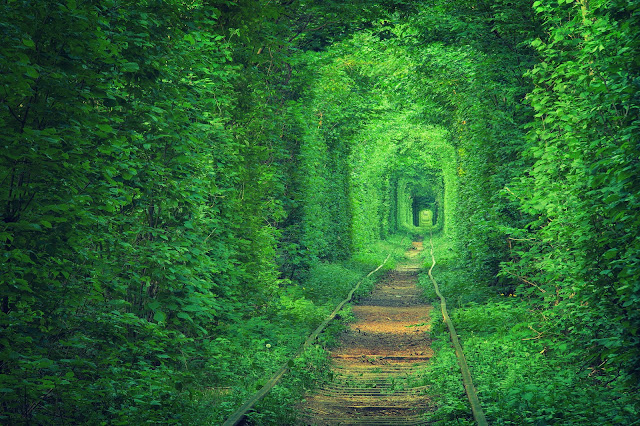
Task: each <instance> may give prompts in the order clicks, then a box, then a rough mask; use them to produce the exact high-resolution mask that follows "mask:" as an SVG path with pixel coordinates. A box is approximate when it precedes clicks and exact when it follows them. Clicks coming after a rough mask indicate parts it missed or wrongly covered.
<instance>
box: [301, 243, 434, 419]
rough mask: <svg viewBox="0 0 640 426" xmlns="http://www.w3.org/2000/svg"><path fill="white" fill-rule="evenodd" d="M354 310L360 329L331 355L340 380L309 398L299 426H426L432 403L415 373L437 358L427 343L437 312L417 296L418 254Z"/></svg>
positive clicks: (416, 247)
mask: <svg viewBox="0 0 640 426" xmlns="http://www.w3.org/2000/svg"><path fill="white" fill-rule="evenodd" d="M420 251H422V243H413V245H412V248H411V249H410V250H409V251H408V252H407V254H406V255H407V259H406V261H405V262H404V263H402V264H401V265H399V266H398V267H397V268H396V270H394V271H392V272H390V273H389V275H388V276H387V277H386V279H384V280H382V282H380V283H379V284H378V285H377V286H376V288H375V289H374V291H373V292H372V293H371V294H370V295H369V296H368V297H367V298H366V299H363V300H361V301H360V302H359V303H358V304H356V305H355V306H353V309H352V310H353V314H354V316H355V317H356V321H355V322H353V323H351V324H350V327H349V329H347V330H346V332H345V333H344V334H343V336H342V337H341V342H340V345H339V346H338V347H337V348H336V349H334V350H333V351H332V353H331V358H332V363H333V370H332V371H333V376H334V379H333V380H332V381H331V382H330V383H329V384H327V385H325V386H324V387H322V388H320V389H318V390H317V391H316V392H315V393H313V394H311V395H308V396H307V398H306V402H305V404H304V406H303V407H302V409H301V411H302V413H303V414H302V416H301V420H300V424H301V425H318V426H320V425H424V424H427V422H426V420H425V419H424V414H425V413H426V412H428V411H429V409H430V407H431V402H430V400H429V397H428V396H427V389H426V387H424V386H420V382H419V379H418V377H417V371H418V370H419V369H420V368H422V367H424V366H425V364H426V363H428V362H429V359H430V358H431V356H432V354H433V352H432V350H431V348H430V341H429V338H428V335H427V333H426V332H427V331H428V327H429V326H428V325H427V324H428V322H429V314H430V312H431V310H432V307H431V306H430V305H428V304H425V303H424V301H423V299H422V297H421V296H422V291H421V290H420V289H418V287H417V286H416V284H417V279H418V278H417V274H418V271H419V270H420V260H419V256H418V255H419V253H420Z"/></svg>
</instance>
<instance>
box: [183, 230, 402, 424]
mask: <svg viewBox="0 0 640 426" xmlns="http://www.w3.org/2000/svg"><path fill="white" fill-rule="evenodd" d="M409 242H410V239H408V238H406V237H404V238H403V237H402V236H393V237H391V238H390V239H389V240H388V241H381V242H378V243H376V244H374V245H372V246H371V247H369V248H368V249H367V250H366V251H363V252H360V253H356V254H355V255H354V256H353V257H352V258H351V259H349V260H348V261H345V262H342V263H325V262H317V263H315V264H313V265H312V266H311V267H310V269H309V271H308V273H307V274H306V276H305V279H304V281H301V282H296V281H289V280H285V281H283V283H282V287H281V288H280V291H279V292H278V294H279V297H278V298H275V299H274V300H273V301H272V303H271V304H269V305H268V306H264V307H252V309H254V310H255V311H258V312H259V313H260V315H256V314H255V313H254V314H253V315H251V316H247V318H240V317H242V313H239V318H238V320H234V321H230V322H229V323H228V324H225V325H224V336H225V337H219V338H217V339H216V341H214V342H213V343H212V344H213V345H214V346H217V347H218V348H219V351H218V352H217V353H218V354H219V355H218V356H217V357H216V358H214V359H213V360H211V362H210V370H211V372H212V375H211V379H212V382H213V383H215V386H209V387H206V388H205V389H206V390H203V391H202V392H201V393H200V394H198V395H194V398H195V399H197V401H198V403H199V405H200V406H201V410H199V413H200V414H198V415H196V416H194V420H193V422H194V424H195V423H197V424H219V423H221V419H222V421H224V419H226V418H227V417H228V416H230V415H231V414H232V413H233V411H234V410H235V409H236V408H237V407H239V406H240V405H241V404H242V402H243V401H245V400H246V399H247V398H249V397H250V396H251V395H252V394H253V393H254V392H256V391H257V390H258V389H260V388H261V387H262V386H263V385H264V384H265V383H266V382H267V380H269V378H270V377H271V376H272V374H273V373H274V372H275V371H277V370H278V369H279V368H280V367H281V366H282V365H284V364H285V363H289V365H288V366H289V369H290V371H289V372H288V373H287V374H286V375H285V376H284V378H283V379H282V380H281V381H280V383H279V384H278V385H276V387H275V388H274V389H272V390H271V391H270V392H269V393H268V394H267V396H266V397H265V398H263V400H262V401H260V402H259V403H258V404H257V405H256V407H255V409H254V410H253V411H252V412H251V413H250V414H249V416H248V420H249V422H250V423H252V424H260V425H264V424H291V423H292V422H293V421H294V420H295V415H296V411H295V406H296V404H297V403H298V402H299V401H300V399H301V398H302V396H303V395H304V393H305V392H306V391H308V390H310V389H313V388H314V387H315V386H317V385H318V384H321V383H322V382H323V381H324V380H326V379H327V374H328V373H329V369H328V352H327V350H326V349H328V348H331V347H332V346H334V345H335V344H336V342H337V337H338V336H339V335H340V333H341V332H342V331H343V330H344V327H345V324H346V323H347V322H349V321H350V320H352V318H353V317H352V315H351V310H350V306H349V305H346V306H345V308H343V309H342V311H341V312H340V313H339V314H338V316H337V317H336V320H334V321H332V322H331V323H330V324H329V325H328V326H327V328H325V330H324V332H323V333H322V334H321V335H320V336H319V338H318V340H317V343H316V344H315V345H313V346H312V347H311V348H309V349H308V350H307V351H306V352H305V353H304V354H303V355H302V356H301V357H299V358H297V359H294V360H292V361H290V362H289V359H290V358H291V357H292V356H293V354H295V353H296V352H297V350H298V349H299V348H300V347H301V346H302V343H303V342H304V340H305V339H306V338H307V337H308V336H309V335H310V334H311V333H312V332H313V330H315V328H316V327H317V326H318V325H319V324H320V323H321V322H322V321H323V320H324V319H325V318H326V317H327V316H328V315H329V314H330V313H331V312H332V311H333V310H334V308H335V307H336V306H337V305H338V304H339V303H340V302H341V301H342V300H344V299H345V298H346V296H347V295H348V293H349V292H350V291H351V289H352V288H353V287H354V286H355V285H356V284H357V283H358V282H359V281H361V284H360V287H359V289H358V291H357V292H356V293H355V294H354V299H355V300H357V299H358V298H359V297H362V296H364V295H366V294H368V293H369V292H370V291H371V290H372V288H373V286H374V285H375V282H376V280H377V278H378V277H379V276H381V275H382V273H384V272H385V271H388V270H390V269H393V268H395V265H396V261H397V260H399V259H401V258H402V257H403V253H404V250H405V249H406V246H407V245H408V244H409ZM389 253H391V257H390V258H389V259H388V261H387V262H386V263H385V265H384V266H383V267H382V268H381V269H380V270H379V271H378V272H377V273H376V274H374V275H372V276H371V277H369V278H365V276H366V275H367V274H368V273H369V272H371V271H372V270H374V269H375V268H377V267H378V266H379V265H380V264H381V263H382V262H383V261H384V260H385V258H386V257H387V255H388V254H389ZM255 311H254V312H255ZM203 413H206V414H203Z"/></svg>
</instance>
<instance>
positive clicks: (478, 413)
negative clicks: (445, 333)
mask: <svg viewBox="0 0 640 426" xmlns="http://www.w3.org/2000/svg"><path fill="white" fill-rule="evenodd" d="M429 245H430V246H431V249H430V252H431V267H430V268H429V278H430V279H431V282H432V283H433V287H434V288H435V290H436V294H437V295H438V297H439V298H440V307H441V309H442V318H443V319H444V322H445V323H446V324H447V328H448V329H449V334H450V335H451V342H452V343H453V347H454V349H455V352H456V357H457V358H458V365H460V371H461V372H462V383H463V384H464V389H465V391H466V393H467V397H468V398H469V403H470V404H471V411H472V412H473V418H474V419H475V421H476V423H478V425H479V426H486V425H488V423H487V419H486V418H485V415H484V411H483V410H482V407H481V406H480V401H479V400H478V395H477V394H476V388H475V387H474V386H473V381H472V380H471V372H470V371H469V366H468V365H467V360H466V359H465V357H464V353H463V352H462V346H460V341H459V340H458V334H457V333H456V329H455V327H454V326H453V322H451V318H449V313H448V312H447V301H446V299H445V298H444V296H443V295H442V293H440V288H439V287H438V283H437V282H436V280H435V278H433V275H432V273H431V271H433V267H434V266H436V258H435V256H434V255H433V235H432V234H431V233H430V234H429Z"/></svg>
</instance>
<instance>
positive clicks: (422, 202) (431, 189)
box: [397, 170, 445, 233]
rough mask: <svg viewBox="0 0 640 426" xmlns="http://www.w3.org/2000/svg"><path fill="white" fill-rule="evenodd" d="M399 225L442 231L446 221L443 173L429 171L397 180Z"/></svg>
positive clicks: (422, 229) (415, 230) (407, 227)
mask: <svg viewBox="0 0 640 426" xmlns="http://www.w3.org/2000/svg"><path fill="white" fill-rule="evenodd" d="M397 193H398V198H397V200H398V211H397V219H398V222H397V224H398V228H400V229H401V228H404V229H406V230H409V231H411V232H417V233H420V232H424V231H425V230H426V229H431V230H432V231H439V230H441V229H443V224H444V211H445V209H444V194H445V185H444V179H443V176H442V172H441V171H439V170H428V171H425V172H423V173H421V174H419V175H412V176H407V177H404V178H401V179H399V180H398V186H397Z"/></svg>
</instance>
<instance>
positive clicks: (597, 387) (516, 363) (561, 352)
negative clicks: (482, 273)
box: [420, 237, 640, 425]
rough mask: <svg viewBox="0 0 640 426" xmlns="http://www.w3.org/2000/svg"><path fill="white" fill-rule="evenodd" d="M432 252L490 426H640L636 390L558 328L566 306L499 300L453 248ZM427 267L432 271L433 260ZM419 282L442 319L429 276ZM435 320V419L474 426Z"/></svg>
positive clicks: (431, 382)
mask: <svg viewBox="0 0 640 426" xmlns="http://www.w3.org/2000/svg"><path fill="white" fill-rule="evenodd" d="M434 245H435V256H436V261H437V264H436V267H435V268H434V271H433V274H434V277H435V279H436V281H437V282H438V285H439V286H440V291H441V293H442V294H443V295H444V296H445V298H446V299H447V307H448V310H449V314H450V316H451V319H452V321H453V323H454V325H455V327H456V331H457V333H458V335H459V337H460V341H461V344H462V346H463V350H464V354H465V357H466V359H467V362H468V364H469V367H470V369H471V374H472V378H473V382H474V385H475V387H476V389H477V392H478V397H479V399H480V403H481V405H482V407H483V409H484V411H485V414H486V416H487V419H488V421H489V423H490V424H493V425H522V424H531V425H548V424H560V425H634V424H640V421H638V418H639V415H640V404H639V398H638V393H637V391H635V390H634V387H637V384H636V383H634V382H633V380H632V379H631V378H630V377H627V376H625V375H624V374H622V373H621V371H622V370H621V369H615V368H609V369H607V368H604V365H605V364H606V363H605V362H603V361H601V360H599V359H593V358H590V357H589V356H588V348H585V347H584V345H583V344H582V342H579V341H572V340H570V338H569V337H568V336H567V333H565V332H563V330H564V328H563V327H561V326H560V325H561V324H563V323H564V322H565V321H567V318H565V313H564V312H563V309H562V308H561V307H558V306H555V307H548V308H545V309H543V308H541V307H540V306H537V305H534V304H532V303H530V301H529V300H527V299H526V298H525V297H523V296H521V295H519V294H518V293H517V292H516V293H514V294H500V293H496V292H495V291H492V290H491V289H490V288H489V287H487V286H486V285H479V284H477V283H473V282H471V281H469V280H468V276H467V275H466V274H465V271H464V270H462V268H461V267H459V265H458V264H457V263H456V261H455V259H456V253H455V252H454V250H453V249H452V248H451V247H452V244H451V242H450V241H447V240H445V239H444V238H442V237H438V238H434ZM425 247H426V248H428V246H425ZM425 256H428V250H427V251H426V252H425ZM425 263H426V264H427V265H430V257H425ZM420 282H421V284H422V285H423V286H424V288H425V294H426V296H427V298H429V300H430V301H432V302H433V304H434V306H435V308H436V309H435V311H434V312H439V309H438V307H439V299H438V298H437V297H436V295H435V292H434V291H433V286H432V284H431V282H430V281H429V278H428V276H426V274H425V275H424V276H422V277H421V281H420ZM433 318H434V320H433V328H432V336H433V337H434V343H433V349H434V351H435V356H434V358H433V361H432V363H431V364H430V366H429V367H428V368H427V369H425V370H424V371H423V377H422V380H423V384H424V385H428V386H430V389H431V392H432V394H433V397H434V400H435V401H434V402H435V403H436V405H437V408H436V410H435V412H433V413H432V415H431V418H430V420H431V421H433V422H434V424H439V425H450V424H462V425H467V424H468V425H471V424H475V423H474V421H473V417H472V416H471V409H470V407H469V404H468V400H467V397H466V394H465V392H464V388H463V386H462V380H461V375H460V369H459V367H458V364H457V360H456V356H455V353H454V351H453V349H452V348H451V345H450V343H449V342H450V337H449V334H448V331H447V328H446V325H445V324H444V323H443V322H442V320H441V319H440V318H441V317H440V315H439V314H435V313H434V315H433Z"/></svg>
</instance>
